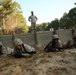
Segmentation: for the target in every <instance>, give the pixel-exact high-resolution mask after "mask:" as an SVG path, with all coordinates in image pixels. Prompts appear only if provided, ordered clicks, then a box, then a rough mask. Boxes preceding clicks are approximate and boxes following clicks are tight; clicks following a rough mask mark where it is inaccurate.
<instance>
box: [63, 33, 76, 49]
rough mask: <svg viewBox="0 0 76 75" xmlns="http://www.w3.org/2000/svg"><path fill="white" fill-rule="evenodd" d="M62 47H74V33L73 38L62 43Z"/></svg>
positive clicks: (75, 35) (75, 36) (75, 38)
mask: <svg viewBox="0 0 76 75" xmlns="http://www.w3.org/2000/svg"><path fill="white" fill-rule="evenodd" d="M63 47H64V48H73V47H75V48H76V33H75V34H74V35H73V38H72V39H71V40H69V41H68V42H67V43H65V44H63Z"/></svg>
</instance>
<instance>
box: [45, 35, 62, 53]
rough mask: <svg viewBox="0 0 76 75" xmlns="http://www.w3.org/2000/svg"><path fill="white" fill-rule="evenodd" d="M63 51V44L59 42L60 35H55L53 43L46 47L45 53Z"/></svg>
mask: <svg viewBox="0 0 76 75" xmlns="http://www.w3.org/2000/svg"><path fill="white" fill-rule="evenodd" d="M61 49H62V43H61V41H60V40H59V37H58V35H53V37H52V41H51V42H50V43H49V44H48V45H47V46H46V47H45V49H44V50H45V51H48V52H51V51H57V50H58V51H60V50H61Z"/></svg>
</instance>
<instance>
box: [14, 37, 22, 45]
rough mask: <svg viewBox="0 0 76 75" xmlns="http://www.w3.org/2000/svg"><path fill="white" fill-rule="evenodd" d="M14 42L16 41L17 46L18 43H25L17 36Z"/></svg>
mask: <svg viewBox="0 0 76 75" xmlns="http://www.w3.org/2000/svg"><path fill="white" fill-rule="evenodd" d="M14 43H15V46H17V45H21V44H23V41H22V40H21V39H19V38H16V39H15V40H14Z"/></svg>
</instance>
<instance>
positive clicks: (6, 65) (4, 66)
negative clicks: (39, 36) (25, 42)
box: [0, 48, 76, 75]
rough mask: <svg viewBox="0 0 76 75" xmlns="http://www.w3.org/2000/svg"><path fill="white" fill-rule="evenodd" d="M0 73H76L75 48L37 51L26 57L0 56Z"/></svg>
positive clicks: (74, 74)
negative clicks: (47, 51) (61, 50)
mask: <svg viewBox="0 0 76 75" xmlns="http://www.w3.org/2000/svg"><path fill="white" fill-rule="evenodd" d="M0 75H76V49H68V50H65V51H63V52H50V53H46V52H44V51H42V49H41V48H37V53H36V54H34V55H33V56H30V57H26V58H19V59H18V58H14V57H12V56H3V57H0Z"/></svg>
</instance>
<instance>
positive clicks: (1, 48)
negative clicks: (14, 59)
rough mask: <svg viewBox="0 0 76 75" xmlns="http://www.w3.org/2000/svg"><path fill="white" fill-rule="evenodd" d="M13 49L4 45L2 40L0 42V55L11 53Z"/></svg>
mask: <svg viewBox="0 0 76 75" xmlns="http://www.w3.org/2000/svg"><path fill="white" fill-rule="evenodd" d="M13 52H14V50H13V49H12V48H10V47H5V46H4V45H3V44H2V42H0V56H1V55H9V54H12V53H13Z"/></svg>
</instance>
